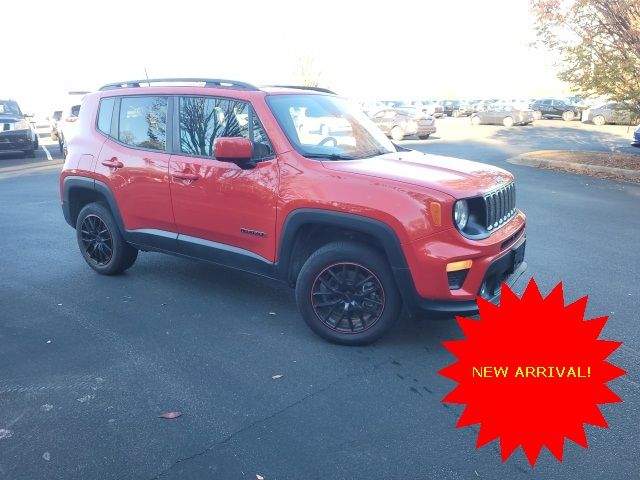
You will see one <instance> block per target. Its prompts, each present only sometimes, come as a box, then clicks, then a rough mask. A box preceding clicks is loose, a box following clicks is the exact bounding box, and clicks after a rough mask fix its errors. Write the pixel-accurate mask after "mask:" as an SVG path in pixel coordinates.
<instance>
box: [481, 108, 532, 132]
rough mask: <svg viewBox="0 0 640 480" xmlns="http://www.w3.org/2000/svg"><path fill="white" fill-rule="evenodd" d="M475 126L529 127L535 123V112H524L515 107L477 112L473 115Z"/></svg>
mask: <svg viewBox="0 0 640 480" xmlns="http://www.w3.org/2000/svg"><path fill="white" fill-rule="evenodd" d="M471 123H472V124H473V125H481V124H486V125H504V126H505V127H510V126H512V125H528V124H530V123H533V112H532V111H531V110H522V109H519V108H517V107H514V106H513V105H505V106H498V107H495V108H492V109H490V110H487V111H485V112H476V113H474V114H473V115H471Z"/></svg>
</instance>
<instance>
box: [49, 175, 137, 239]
mask: <svg viewBox="0 0 640 480" xmlns="http://www.w3.org/2000/svg"><path fill="white" fill-rule="evenodd" d="M75 189H80V190H89V191H91V192H94V193H97V194H99V195H100V196H102V197H103V198H104V199H105V200H106V202H107V204H108V205H109V209H110V210H111V214H112V215H113V218H114V220H115V221H116V223H117V225H118V228H119V229H120V233H122V234H123V235H125V234H126V230H125V228H124V222H123V221H122V215H120V209H118V205H117V203H116V200H115V198H114V196H113V192H111V189H110V188H109V187H108V186H107V185H106V184H105V183H104V182H101V181H100V180H95V179H93V178H89V177H81V176H78V175H70V176H68V177H65V179H64V181H63V182H62V213H63V214H64V218H65V220H66V221H67V223H68V224H69V225H71V226H72V227H73V228H76V224H75V221H74V218H73V215H72V205H71V192H72V190H75ZM77 213H78V212H76V214H77Z"/></svg>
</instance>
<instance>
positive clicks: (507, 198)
mask: <svg viewBox="0 0 640 480" xmlns="http://www.w3.org/2000/svg"><path fill="white" fill-rule="evenodd" d="M483 198H484V206H485V212H486V216H485V219H486V220H485V221H486V223H485V227H486V229H487V230H488V231H489V232H491V231H493V230H495V229H496V228H498V227H501V226H502V225H503V224H504V223H506V222H507V220H509V219H510V218H511V217H512V216H513V215H515V213H516V184H515V183H510V184H509V185H507V186H505V187H502V188H500V189H499V190H494V191H493V192H491V193H488V194H487V195H485V196H484V197H483Z"/></svg>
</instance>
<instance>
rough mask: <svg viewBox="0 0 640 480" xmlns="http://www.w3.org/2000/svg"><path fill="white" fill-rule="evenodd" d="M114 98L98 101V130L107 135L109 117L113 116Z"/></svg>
mask: <svg viewBox="0 0 640 480" xmlns="http://www.w3.org/2000/svg"><path fill="white" fill-rule="evenodd" d="M115 103H116V101H115V98H105V99H103V100H102V101H101V102H100V111H99V112H98V130H100V131H101V132H103V133H106V134H107V135H109V134H110V133H111V117H112V116H113V105H114V104H115Z"/></svg>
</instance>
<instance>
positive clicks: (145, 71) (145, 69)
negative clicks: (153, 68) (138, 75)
mask: <svg viewBox="0 0 640 480" xmlns="http://www.w3.org/2000/svg"><path fill="white" fill-rule="evenodd" d="M144 76H145V77H146V78H147V85H148V86H151V82H150V81H149V74H148V73H147V67H144Z"/></svg>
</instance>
